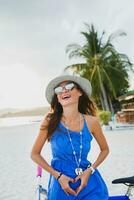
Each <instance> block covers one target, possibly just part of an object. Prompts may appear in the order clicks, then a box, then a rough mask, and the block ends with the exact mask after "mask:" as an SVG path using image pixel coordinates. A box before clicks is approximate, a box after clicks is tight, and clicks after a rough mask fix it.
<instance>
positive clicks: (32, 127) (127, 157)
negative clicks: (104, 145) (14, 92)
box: [0, 122, 134, 200]
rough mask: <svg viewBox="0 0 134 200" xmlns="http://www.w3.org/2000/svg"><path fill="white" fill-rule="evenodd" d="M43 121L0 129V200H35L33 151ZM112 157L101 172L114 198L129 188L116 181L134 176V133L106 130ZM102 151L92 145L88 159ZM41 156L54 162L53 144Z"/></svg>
mask: <svg viewBox="0 0 134 200" xmlns="http://www.w3.org/2000/svg"><path fill="white" fill-rule="evenodd" d="M39 124H40V122H34V123H29V124H25V125H24V124H23V125H17V126H16V125H12V126H8V127H6V126H5V127H1V128H0V200H34V199H36V198H35V191H36V184H37V178H36V168H37V165H36V164H35V163H34V162H33V161H32V160H31V158H30V152H31V148H32V145H33V143H34V141H35V138H36V137H37V135H38V131H39ZM105 136H106V138H107V141H108V144H109V147H110V154H109V156H108V157H107V159H106V160H105V161H104V162H103V163H102V165H100V167H99V170H100V172H101V174H102V176H103V178H104V180H105V182H106V183H107V185H108V188H109V193H110V194H111V195H116V194H120V195H121V194H124V192H125V191H126V187H125V186H122V185H117V186H115V185H112V184H111V181H112V180H113V179H114V178H119V177H124V176H132V175H134V148H133V142H134V130H120V131H119V130H118V131H106V132H105ZM98 152H99V148H98V146H97V144H96V142H95V141H93V142H92V149H91V153H90V154H89V159H90V160H91V161H93V160H95V158H96V156H97V155H98ZM42 154H43V156H44V157H45V159H47V161H48V163H50V160H51V150H50V145H49V144H46V145H45V147H44V148H43V150H42ZM48 178H49V174H48V173H47V172H45V171H43V177H42V179H41V181H42V184H43V186H44V187H47V182H48Z"/></svg>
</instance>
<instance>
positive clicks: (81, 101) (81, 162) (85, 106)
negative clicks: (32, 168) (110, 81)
mask: <svg viewBox="0 0 134 200" xmlns="http://www.w3.org/2000/svg"><path fill="white" fill-rule="evenodd" d="M91 91H92V88H91V84H90V82H89V81H88V80H87V79H85V78H83V77H80V76H76V75H67V74H62V75H60V76H58V77H56V78H54V79H52V80H51V81H50V82H49V83H48V85H47V88H46V98H47V100H48V102H49V103H50V104H51V112H49V113H48V114H47V115H46V116H45V117H44V120H43V121H42V123H41V125H40V130H39V134H38V137H37V139H36V141H35V143H34V145H33V148H32V151H31V158H32V159H33V160H34V161H35V162H36V163H37V164H39V165H40V166H41V167H42V168H43V169H45V170H46V171H48V172H49V173H50V179H49V184H48V198H47V199H48V200H59V198H61V199H62V200H67V199H68V200H73V199H79V200H89V199H92V200H100V199H101V200H108V191H107V186H106V184H105V182H104V180H103V178H102V177H101V175H100V173H99V171H98V169H97V167H98V166H99V165H100V164H101V163H102V162H103V161H104V159H105V158H106V156H107V155H108V152H109V148H108V145H107V142H106V139H105V136H104V134H103V132H102V129H101V126H100V124H99V122H98V120H97V118H96V117H95V113H96V106H95V103H94V102H93V101H92V100H91ZM93 138H95V140H96V141H97V143H98V145H99V147H100V153H99V155H98V156H97V158H96V159H95V161H94V162H93V163H91V161H89V160H88V159H87V155H88V153H89V152H90V148H91V141H92V139H93ZM47 140H48V141H49V142H50V143H51V149H52V161H51V165H49V164H48V163H47V161H46V160H45V159H44V158H43V156H42V155H41V150H42V148H43V146H44V143H45V142H46V141H47ZM76 196H77V197H76Z"/></svg>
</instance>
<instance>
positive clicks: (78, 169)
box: [75, 167, 83, 176]
mask: <svg viewBox="0 0 134 200" xmlns="http://www.w3.org/2000/svg"><path fill="white" fill-rule="evenodd" d="M75 173H76V174H77V175H78V176H79V175H82V174H83V171H82V169H81V168H80V167H78V168H76V169H75Z"/></svg>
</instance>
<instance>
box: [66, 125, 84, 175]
mask: <svg viewBox="0 0 134 200" xmlns="http://www.w3.org/2000/svg"><path fill="white" fill-rule="evenodd" d="M65 127H66V129H67V133H68V138H69V141H70V144H71V147H72V152H73V155H74V158H75V162H76V165H77V168H76V169H75V173H76V175H81V174H83V170H82V168H80V163H81V156H82V149H83V144H82V136H83V133H82V131H80V153H79V159H77V156H76V151H75V148H74V145H73V142H72V138H71V135H70V131H69V128H68V127H67V126H65ZM80 128H81V121H80Z"/></svg>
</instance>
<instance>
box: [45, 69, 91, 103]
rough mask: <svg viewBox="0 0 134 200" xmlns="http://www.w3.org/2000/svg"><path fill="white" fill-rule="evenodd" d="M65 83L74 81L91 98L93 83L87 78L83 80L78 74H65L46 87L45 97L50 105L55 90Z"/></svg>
mask: <svg viewBox="0 0 134 200" xmlns="http://www.w3.org/2000/svg"><path fill="white" fill-rule="evenodd" d="M64 81H73V82H75V83H77V84H78V85H79V86H80V87H81V89H82V90H83V91H84V92H85V93H86V94H87V95H88V96H89V97H90V96H91V93H92V87H91V83H90V82H89V81H88V80H87V79H86V78H83V77H81V76H80V75H78V74H77V75H76V74H73V75H69V74H65V73H64V74H61V75H60V76H57V77H56V78H54V79H52V80H51V81H50V82H49V83H48V85H47V87H46V91H45V96H46V99H47V101H48V103H49V104H51V102H52V98H53V96H54V94H55V92H54V88H55V87H56V86H58V85H59V84H60V83H62V82H64Z"/></svg>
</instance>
